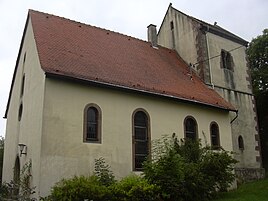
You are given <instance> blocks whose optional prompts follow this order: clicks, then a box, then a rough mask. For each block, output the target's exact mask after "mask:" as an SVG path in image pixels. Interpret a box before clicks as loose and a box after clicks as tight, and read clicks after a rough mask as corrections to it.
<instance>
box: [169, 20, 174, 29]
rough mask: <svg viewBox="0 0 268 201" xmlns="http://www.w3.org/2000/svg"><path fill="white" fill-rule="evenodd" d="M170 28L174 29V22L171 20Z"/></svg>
mask: <svg viewBox="0 0 268 201" xmlns="http://www.w3.org/2000/svg"><path fill="white" fill-rule="evenodd" d="M170 29H171V30H173V29H174V23H173V21H171V22H170Z"/></svg>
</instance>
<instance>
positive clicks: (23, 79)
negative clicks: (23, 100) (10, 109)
mask: <svg viewBox="0 0 268 201" xmlns="http://www.w3.org/2000/svg"><path fill="white" fill-rule="evenodd" d="M24 84H25V75H23V77H22V81H21V89H20V97H22V96H23V93H24Z"/></svg>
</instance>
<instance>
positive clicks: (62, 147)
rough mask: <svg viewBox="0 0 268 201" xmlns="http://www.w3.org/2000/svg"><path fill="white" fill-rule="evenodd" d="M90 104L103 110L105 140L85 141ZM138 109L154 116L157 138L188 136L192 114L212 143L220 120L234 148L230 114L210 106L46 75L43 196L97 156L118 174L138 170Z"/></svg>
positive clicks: (226, 143)
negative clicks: (135, 161)
mask: <svg viewBox="0 0 268 201" xmlns="http://www.w3.org/2000/svg"><path fill="white" fill-rule="evenodd" d="M89 103H95V104H97V105H98V106H99V107H100V108H101V110H102V143H101V144H94V143H83V116H84V114H83V112H84V108H85V106H86V105H87V104H89ZM137 108H143V109H145V110H146V111H147V112H148V113H149V115H150V123H151V125H150V127H151V137H152V139H156V138H160V137H161V136H162V135H165V134H168V135H171V134H172V133H174V132H175V133H176V134H177V135H178V136H179V137H180V138H183V136H184V128H183V121H184V118H185V117H186V116H188V115H192V116H193V117H195V118H196V121H197V122H198V131H199V137H200V138H201V139H202V142H203V143H204V136H203V135H202V132H204V133H205V135H206V138H207V141H208V142H210V135H209V125H210V123H211V122H212V121H216V122H217V123H218V124H219V129H220V141H221V145H222V146H223V147H224V148H225V149H226V150H232V142H231V141H232V140H231V128H230V123H229V121H230V119H229V113H228V112H225V111H224V112H223V111H219V110H216V109H212V108H207V107H204V106H197V105H190V104H185V103H181V102H175V101H171V100H167V99H163V98H157V97H149V96H144V95H138V94H134V93H127V92H121V91H117V90H112V89H104V88H97V87H92V86H89V85H82V84H74V83H71V82H66V81H62V80H55V79H51V78H47V79H46V87H45V102H44V117H43V119H44V121H43V122H44V124H43V135H42V147H41V149H42V152H41V174H40V177H41V178H40V181H41V183H40V189H41V192H40V194H41V195H42V196H43V195H47V194H48V193H49V191H50V188H51V186H52V185H54V183H55V182H58V181H59V180H60V179H62V178H68V177H71V176H73V175H81V174H84V175H88V174H90V173H92V171H93V168H94V159H96V158H99V157H104V158H105V159H106V161H107V162H108V163H109V164H110V165H111V167H112V170H113V172H114V173H115V176H116V177H118V178H120V177H123V176H126V175H128V174H129V173H130V172H131V171H132V113H133V111H134V110H136V109H137Z"/></svg>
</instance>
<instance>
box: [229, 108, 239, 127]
mask: <svg viewBox="0 0 268 201" xmlns="http://www.w3.org/2000/svg"><path fill="white" fill-rule="evenodd" d="M237 117H238V110H236V111H235V117H234V118H233V119H232V121H230V124H232V123H233V122H234V120H236V119H237Z"/></svg>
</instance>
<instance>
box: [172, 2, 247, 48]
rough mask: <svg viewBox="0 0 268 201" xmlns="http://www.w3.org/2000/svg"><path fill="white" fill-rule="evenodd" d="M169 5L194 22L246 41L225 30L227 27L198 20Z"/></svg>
mask: <svg viewBox="0 0 268 201" xmlns="http://www.w3.org/2000/svg"><path fill="white" fill-rule="evenodd" d="M170 7H171V8H172V9H174V10H175V11H177V12H179V13H181V14H183V15H185V16H187V17H189V18H191V19H192V20H194V21H196V22H198V23H203V24H205V25H208V26H210V27H211V28H214V29H218V31H221V32H225V34H228V35H230V36H232V37H235V38H237V39H238V40H240V41H243V42H244V43H248V41H246V40H245V39H243V38H241V37H240V36H238V35H236V34H234V33H232V32H231V31H229V30H227V29H225V28H223V27H221V26H219V25H218V24H217V25H213V24H211V23H209V22H206V21H204V20H200V19H198V18H196V17H193V16H191V15H187V14H186V13H184V12H182V11H180V10H178V9H176V8H174V7H173V6H172V4H171V5H170Z"/></svg>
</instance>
